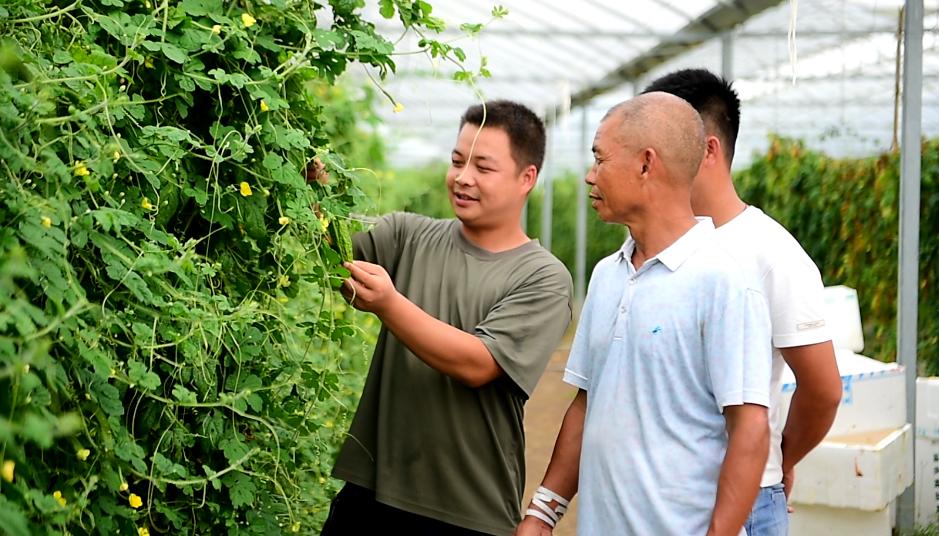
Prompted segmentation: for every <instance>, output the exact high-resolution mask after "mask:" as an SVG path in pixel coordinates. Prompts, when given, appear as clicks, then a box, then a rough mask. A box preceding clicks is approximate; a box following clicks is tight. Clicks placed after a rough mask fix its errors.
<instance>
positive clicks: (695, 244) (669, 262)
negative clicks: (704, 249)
mask: <svg viewBox="0 0 939 536" xmlns="http://www.w3.org/2000/svg"><path fill="white" fill-rule="evenodd" d="M695 219H696V220H698V223H697V225H695V226H694V227H692V228H691V229H688V232H686V233H685V234H683V235H681V236H680V237H679V238H678V240H676V241H675V242H673V243H672V245H670V246H668V247H667V248H665V249H664V250H662V251H660V252H659V254H658V255H656V256H654V257H652V258H651V259H649V260H647V261H646V263H647V264H648V263H649V262H651V261H655V260H657V261H659V262H661V263H662V264H664V265H665V267H666V268H668V269H669V270H671V271H673V272H674V271H675V270H677V269H678V267H679V266H681V264H682V263H683V262H685V259H687V258H688V257H690V256H691V254H692V253H694V252H695V251H696V250H697V249H698V248H699V247H700V246H701V243H702V241H703V240H704V238H705V237H706V236H707V235H708V234H709V233H710V232H712V231H714V222H713V221H712V220H711V218H708V217H706V216H696V217H695ZM635 249H636V241H635V240H633V238H632V237H629V238H627V239H626V242H625V243H623V246H622V247H620V248H619V261H620V262H622V261H628V260H630V259H632V257H633V251H635Z"/></svg>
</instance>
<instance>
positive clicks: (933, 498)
mask: <svg viewBox="0 0 939 536" xmlns="http://www.w3.org/2000/svg"><path fill="white" fill-rule="evenodd" d="M914 493H915V497H916V522H917V523H918V524H920V525H929V524H930V523H936V522H939V378H917V379H916V489H915V492H914Z"/></svg>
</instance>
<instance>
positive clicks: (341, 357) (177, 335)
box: [0, 0, 505, 536]
mask: <svg viewBox="0 0 939 536" xmlns="http://www.w3.org/2000/svg"><path fill="white" fill-rule="evenodd" d="M364 7H365V2H364V1H363V0H329V1H328V2H321V1H315V2H311V1H306V0H258V1H254V0H239V1H235V2H228V1H223V0H180V1H178V2H177V1H174V2H169V1H167V0H54V1H45V0H20V1H18V2H4V3H2V4H0V36H3V40H2V42H0V219H2V220H3V221H4V225H3V227H2V229H0V463H2V473H0V477H2V479H0V533H4V534H10V535H13V536H23V535H28V534H53V533H77V534H91V533H97V534H109V535H110V534H117V533H121V534H128V533H136V534H139V535H144V534H150V533H154V534H156V533H172V534H180V533H191V534H195V533H198V534H219V533H228V534H242V533H244V534H271V533H279V532H289V533H296V532H299V533H307V534H315V533H318V529H319V526H320V525H321V523H322V521H323V518H324V516H325V512H326V508H327V507H328V501H329V500H330V499H331V497H332V496H333V495H334V493H335V491H336V486H337V485H338V484H337V483H336V482H335V481H333V480H331V479H330V478H329V476H328V474H329V470H330V468H331V465H332V460H333V457H334V455H335V451H336V448H337V446H338V445H339V444H340V443H341V441H342V440H343V439H344V432H345V430H346V429H347V428H348V419H349V417H350V415H351V412H352V411H353V410H354V406H355V403H356V400H357V396H358V393H359V391H360V388H361V384H362V382H363V380H364V378H363V375H364V371H365V370H366V364H367V358H368V354H369V353H370V348H371V345H372V344H373V342H374V340H373V339H374V334H375V332H376V322H375V320H374V318H373V317H371V316H366V315H359V314H357V313H356V312H354V311H352V310H351V309H349V308H347V307H346V306H345V304H344V302H343V301H342V299H341V297H340V296H339V295H338V293H336V292H334V290H333V289H334V287H336V286H337V285H338V284H339V283H340V282H341V280H342V278H344V277H345V276H347V275H348V273H347V272H346V271H345V270H344V269H343V268H342V267H341V264H340V261H341V257H340V253H339V252H338V251H337V247H336V244H332V243H331V242H330V240H329V238H328V237H329V235H330V232H329V230H330V229H331V228H332V229H334V228H335V227H336V226H337V225H338V224H340V223H343V224H353V225H354V222H352V221H351V220H350V218H349V215H350V213H351V212H353V210H356V211H361V210H368V207H369V206H370V205H369V202H368V199H367V197H366V196H365V195H364V193H363V192H362V190H361V189H360V188H359V182H360V181H361V177H362V176H363V175H365V174H367V170H361V172H360V170H359V168H365V167H378V166H380V165H381V157H382V154H383V151H382V145H381V142H380V140H378V139H377V138H376V137H375V136H374V135H370V134H369V133H368V131H367V129H364V128H363V127H364V126H366V125H368V124H369V123H374V121H375V114H374V112H373V107H374V106H377V105H381V106H389V107H392V106H393V107H395V108H396V109H400V106H399V105H397V104H396V103H395V102H394V101H393V98H391V96H390V95H388V94H387V93H385V92H384V90H383V89H381V86H380V85H376V86H375V88H372V89H369V88H366V89H364V90H362V89H358V88H353V89H350V88H349V87H348V86H347V85H344V84H342V83H341V82H340V78H339V77H340V75H341V74H342V73H343V72H345V71H346V70H347V69H349V68H350V67H352V66H353V65H355V64H361V65H368V66H370V69H373V70H374V71H375V72H377V73H378V77H377V80H376V82H377V83H380V82H378V80H380V78H381V76H383V75H384V74H386V73H390V72H393V71H394V69H395V63H394V55H395V54H396V53H398V52H396V51H395V48H394V44H393V43H391V42H389V41H388V40H387V39H385V38H384V37H382V36H381V35H380V34H378V33H377V32H376V30H375V25H374V23H373V22H370V21H368V20H365V19H364V18H363V15H362V12H363V9H364ZM379 8H380V13H381V16H382V17H385V18H389V19H395V20H397V21H398V22H399V23H400V25H401V28H402V31H404V32H416V33H417V34H419V35H420V36H421V41H420V44H419V46H420V47H421V48H420V50H419V51H418V52H423V53H425V54H427V55H428V57H436V58H441V59H444V60H447V61H452V62H454V63H456V64H458V65H459V66H460V70H459V72H458V73H457V75H456V76H455V77H456V78H459V79H460V80H463V81H469V82H472V80H473V78H474V77H475V76H477V74H478V73H473V72H470V71H468V70H466V69H462V65H461V64H460V61H461V60H462V59H463V58H464V57H465V56H464V55H463V53H462V51H461V50H460V49H459V48H457V47H455V46H453V45H451V44H448V43H445V42H441V41H438V40H436V38H435V37H434V36H435V35H436V34H437V33H438V32H440V31H442V30H443V29H444V23H443V21H441V20H440V19H438V18H437V17H435V16H434V15H433V14H432V8H431V6H430V5H429V4H428V3H427V2H424V1H421V0H381V1H380V2H379ZM504 14H505V12H504V10H502V9H501V8H497V9H496V10H494V11H493V16H494V17H495V18H498V17H500V16H504ZM482 26H483V25H482V24H472V25H465V26H464V28H463V29H464V30H465V31H466V32H467V33H470V34H475V33H478V32H479V30H481V28H482ZM408 52H414V51H408ZM482 74H486V73H485V72H483V73H482ZM386 99H390V100H389V101H387V102H386ZM347 162H351V163H354V165H355V167H353V165H352V164H350V163H347ZM319 166H322V167H323V170H322V171H318V170H317V168H318V167H319Z"/></svg>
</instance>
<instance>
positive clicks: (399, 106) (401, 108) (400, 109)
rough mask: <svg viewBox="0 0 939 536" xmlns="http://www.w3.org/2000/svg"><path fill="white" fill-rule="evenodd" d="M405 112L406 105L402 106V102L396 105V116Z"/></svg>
mask: <svg viewBox="0 0 939 536" xmlns="http://www.w3.org/2000/svg"><path fill="white" fill-rule="evenodd" d="M403 111H404V105H403V104H401V103H400V102H396V103H395V113H396V114H399V113H401V112H403Z"/></svg>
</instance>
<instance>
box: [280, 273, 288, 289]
mask: <svg viewBox="0 0 939 536" xmlns="http://www.w3.org/2000/svg"><path fill="white" fill-rule="evenodd" d="M277 286H278V287H284V288H287V287H289V286H290V278H289V277H288V276H287V275H286V274H284V275H282V276H280V278H279V279H278V280H277Z"/></svg>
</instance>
